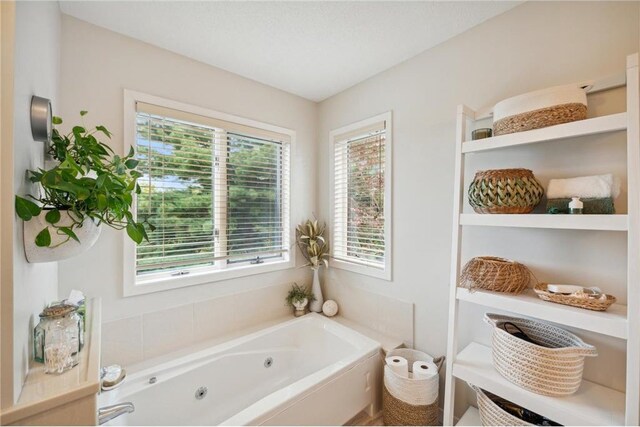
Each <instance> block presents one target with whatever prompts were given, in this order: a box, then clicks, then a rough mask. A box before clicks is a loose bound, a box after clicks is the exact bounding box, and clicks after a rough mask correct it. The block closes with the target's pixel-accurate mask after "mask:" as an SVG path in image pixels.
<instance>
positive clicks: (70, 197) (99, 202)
mask: <svg viewBox="0 0 640 427" xmlns="http://www.w3.org/2000/svg"><path fill="white" fill-rule="evenodd" d="M86 114H87V112H86V111H81V112H80V116H81V117H83V116H85V115H86ZM53 124H54V125H55V126H57V125H60V124H62V119H60V118H59V117H54V118H53ZM98 137H106V138H111V132H109V131H108V130H107V128H105V127H104V126H96V127H95V128H93V129H86V128H85V126H84V125H82V126H74V127H73V128H72V129H71V132H69V133H68V134H61V133H60V132H59V131H58V129H57V128H55V127H54V129H53V132H52V137H51V144H50V148H49V154H50V155H51V156H52V157H53V159H54V160H56V161H57V162H58V164H57V165H56V166H55V167H53V168H51V169H48V170H45V169H38V170H29V171H28V174H29V180H30V181H31V182H33V183H37V184H39V187H40V191H39V194H38V195H36V196H34V195H28V196H27V197H20V196H17V195H16V198H15V209H16V213H17V214H18V216H19V217H20V218H21V219H22V220H24V221H31V220H33V219H35V218H37V217H40V216H42V214H44V223H45V226H44V228H42V230H41V231H40V232H38V234H37V235H36V237H35V244H36V245H37V246H39V247H55V246H60V245H62V244H64V243H67V242H68V241H70V240H72V239H73V240H75V241H77V242H78V243H79V242H80V240H79V238H78V235H77V231H78V230H79V229H80V228H82V226H83V224H85V221H87V220H91V221H93V222H94V223H95V224H96V225H98V226H99V225H101V224H106V225H107V226H109V227H111V228H114V229H116V230H122V229H126V230H127V234H128V235H129V237H130V238H131V239H132V240H133V241H134V242H136V243H141V242H142V241H143V240H144V239H148V237H147V228H148V229H149V230H151V231H153V230H154V227H153V225H151V224H150V223H149V222H148V220H147V218H143V219H142V220H136V219H135V217H134V215H133V212H132V203H133V195H134V193H135V194H139V193H140V186H139V185H138V183H137V182H136V181H137V179H138V178H140V177H141V176H142V174H141V173H140V172H138V171H137V170H136V168H137V166H138V160H136V159H135V152H134V150H133V147H132V148H131V149H130V150H129V153H128V154H127V155H126V156H124V157H122V156H119V155H117V154H115V153H114V152H113V150H112V149H111V148H110V147H109V146H108V145H106V144H104V143H103V142H101V141H100V140H99V139H98ZM36 202H38V203H36ZM45 212H46V213H45ZM54 233H55V234H56V235H58V236H62V237H63V239H62V240H61V241H60V242H59V243H56V244H55V245H54V246H52V245H51V244H52V234H54ZM56 240H60V239H56Z"/></svg>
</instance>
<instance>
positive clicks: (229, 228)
mask: <svg viewBox="0 0 640 427" xmlns="http://www.w3.org/2000/svg"><path fill="white" fill-rule="evenodd" d="M136 108H137V113H136V145H137V155H138V158H139V160H140V164H139V170H140V172H141V173H142V174H143V176H142V177H141V178H140V179H139V184H140V187H141V190H142V191H141V194H139V195H138V196H137V201H136V214H137V215H138V217H141V216H147V217H148V218H149V222H151V223H152V224H153V225H154V226H155V227H156V229H155V230H154V231H152V232H150V233H149V241H148V242H147V241H144V242H143V243H142V244H140V245H139V246H138V247H137V251H136V271H137V274H138V275H142V274H150V273H164V274H172V275H182V274H188V273H189V272H190V271H191V270H192V269H193V268H201V267H205V268H206V267H209V268H217V269H223V268H233V267H234V266H236V265H238V264H241V263H245V264H249V263H254V264H259V263H262V262H264V261H265V260H272V259H282V258H283V257H284V256H285V253H286V252H287V250H288V247H289V244H288V242H289V232H288V230H289V224H288V210H289V205H288V203H289V167H290V166H289V150H290V149H289V145H290V143H289V140H288V137H287V136H286V135H280V134H276V133H273V132H269V131H265V130H262V129H255V128H251V127H249V126H244V125H236V124H233V123H229V122H224V121H221V120H215V119H210V118H207V117H202V116H197V115H192V114H190V113H186V112H183V111H176V110H171V109H167V108H164V107H158V106H152V105H149V104H143V103H138V104H137V107H136Z"/></svg>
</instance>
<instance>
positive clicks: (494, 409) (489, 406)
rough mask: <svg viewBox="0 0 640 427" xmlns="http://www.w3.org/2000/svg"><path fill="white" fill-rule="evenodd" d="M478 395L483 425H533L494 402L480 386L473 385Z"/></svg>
mask: <svg viewBox="0 0 640 427" xmlns="http://www.w3.org/2000/svg"><path fill="white" fill-rule="evenodd" d="M471 387H472V388H473V389H474V390H475V392H476V396H477V400H478V412H480V421H481V422H482V425H483V426H532V425H533V424H529V423H528V422H526V421H524V420H521V419H520V418H518V417H515V416H513V415H511V414H510V413H508V412H507V411H505V410H504V409H502V408H501V407H499V406H498V405H496V404H495V402H493V401H492V400H491V399H490V398H489V396H487V395H486V394H485V391H484V390H482V389H481V388H480V387H476V386H474V385H472V386H471Z"/></svg>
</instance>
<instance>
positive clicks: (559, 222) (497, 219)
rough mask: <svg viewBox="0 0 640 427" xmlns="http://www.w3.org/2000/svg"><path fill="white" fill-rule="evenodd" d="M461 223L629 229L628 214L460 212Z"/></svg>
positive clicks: (526, 226)
mask: <svg viewBox="0 0 640 427" xmlns="http://www.w3.org/2000/svg"><path fill="white" fill-rule="evenodd" d="M460 225H479V226H487V227H520V228H553V229H565V230H602V231H627V229H628V227H629V220H628V218H627V215H550V214H526V215H504V214H496V215H492V214H460Z"/></svg>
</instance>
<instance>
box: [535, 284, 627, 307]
mask: <svg viewBox="0 0 640 427" xmlns="http://www.w3.org/2000/svg"><path fill="white" fill-rule="evenodd" d="M533 290H534V291H535V293H536V294H537V295H538V297H539V298H540V299H542V300H545V301H550V302H555V303H558V304H564V305H570V306H573V307H579V308H585V309H587V310H595V311H605V310H606V309H607V308H609V307H611V305H612V304H613V303H615V302H616V297H614V296H613V295H605V296H604V297H605V298H603V299H596V298H579V297H575V296H571V295H559V294H554V293H552V292H549V291H547V284H546V283H539V284H537V285H536V286H535V287H534V288H533Z"/></svg>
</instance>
